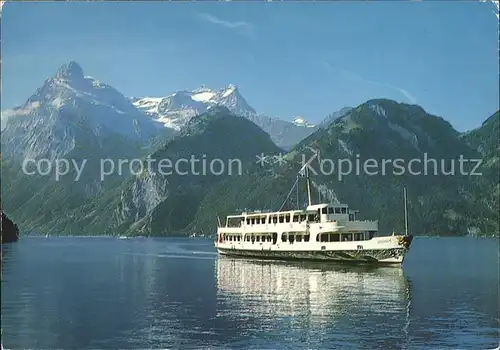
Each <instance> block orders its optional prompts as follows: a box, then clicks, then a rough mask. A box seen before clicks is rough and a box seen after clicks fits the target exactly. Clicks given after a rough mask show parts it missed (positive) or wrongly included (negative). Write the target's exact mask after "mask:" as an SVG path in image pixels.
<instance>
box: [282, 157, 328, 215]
mask: <svg viewBox="0 0 500 350" xmlns="http://www.w3.org/2000/svg"><path fill="white" fill-rule="evenodd" d="M313 151H314V150H313ZM318 156H319V151H314V155H313V156H312V157H311V158H310V159H309V160H308V161H307V163H305V164H304V165H303V166H302V168H300V170H299V172H298V174H297V179H296V180H295V183H294V184H293V186H292V188H291V190H290V192H289V193H288V195H287V196H286V199H285V201H284V202H283V204H282V205H281V207H280V209H279V210H278V211H281V209H283V207H284V206H285V204H286V202H287V201H288V199H289V198H290V195H291V194H292V191H293V189H294V187H295V186H297V209H298V206H299V177H301V176H304V175H305V177H306V179H307V199H308V202H309V205H312V199H311V180H310V178H309V169H308V167H309V164H311V162H312V161H313V160H314V159H315V158H316V157H318Z"/></svg>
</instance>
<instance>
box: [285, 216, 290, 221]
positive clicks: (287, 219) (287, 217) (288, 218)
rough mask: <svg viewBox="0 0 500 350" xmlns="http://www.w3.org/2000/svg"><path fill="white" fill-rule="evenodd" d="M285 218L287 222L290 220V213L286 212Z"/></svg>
mask: <svg viewBox="0 0 500 350" xmlns="http://www.w3.org/2000/svg"><path fill="white" fill-rule="evenodd" d="M285 220H286V222H290V214H286V216H285Z"/></svg>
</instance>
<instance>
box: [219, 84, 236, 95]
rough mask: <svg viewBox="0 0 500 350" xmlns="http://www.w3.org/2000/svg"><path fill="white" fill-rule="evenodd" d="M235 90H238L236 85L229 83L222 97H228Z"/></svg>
mask: <svg viewBox="0 0 500 350" xmlns="http://www.w3.org/2000/svg"><path fill="white" fill-rule="evenodd" d="M234 90H236V86H235V85H232V84H231V85H229V86H228V87H227V88H226V90H225V91H224V93H223V94H222V97H228V96H229V95H231V94H232V93H233V92H234Z"/></svg>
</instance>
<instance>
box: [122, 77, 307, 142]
mask: <svg viewBox="0 0 500 350" xmlns="http://www.w3.org/2000/svg"><path fill="white" fill-rule="evenodd" d="M130 100H131V102H132V103H133V104H134V105H135V106H136V107H137V108H138V109H140V110H142V111H143V112H144V113H145V114H147V115H149V116H151V117H152V119H153V120H155V121H158V122H160V123H163V124H164V125H165V126H167V127H170V128H173V129H176V130H180V129H181V128H182V127H183V126H184V125H186V123H187V122H188V121H189V120H190V119H191V118H193V117H194V116H196V115H199V114H202V113H204V112H206V111H208V110H209V109H210V108H212V107H213V106H224V107H226V108H228V109H229V110H230V111H231V113H233V114H235V115H239V116H243V117H245V118H247V119H249V120H251V121H252V122H254V123H255V124H257V125H258V126H260V127H261V128H262V129H263V130H264V131H266V132H267V133H269V135H271V139H272V140H273V141H274V142H275V143H276V144H277V145H278V146H279V147H281V148H283V149H290V148H292V147H293V146H294V145H295V144H297V143H298V142H300V141H301V140H302V139H304V138H305V137H307V136H309V135H310V134H311V133H312V132H314V130H315V126H314V125H311V124H309V123H307V122H306V121H305V120H304V119H303V118H295V119H294V120H293V121H286V120H282V119H279V118H276V117H269V116H265V115H262V114H259V113H257V112H256V111H255V109H253V108H252V107H251V106H250V105H249V104H248V102H247V101H246V99H245V98H244V97H243V96H242V95H241V93H240V91H239V89H238V87H237V86H235V85H229V86H228V87H226V88H224V89H221V90H219V91H215V90H212V89H209V88H206V87H204V86H202V87H201V88H199V89H196V90H193V91H187V90H182V91H178V92H175V93H173V94H171V95H169V96H166V97H142V98H138V97H132V98H131V99H130Z"/></svg>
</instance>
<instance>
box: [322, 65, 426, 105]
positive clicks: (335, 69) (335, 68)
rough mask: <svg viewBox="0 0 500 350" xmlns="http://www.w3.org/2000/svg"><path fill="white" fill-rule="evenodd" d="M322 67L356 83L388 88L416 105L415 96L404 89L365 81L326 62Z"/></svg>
mask: <svg viewBox="0 0 500 350" xmlns="http://www.w3.org/2000/svg"><path fill="white" fill-rule="evenodd" d="M323 65H324V66H325V68H326V69H327V70H330V71H337V72H340V73H341V74H342V75H344V76H345V77H346V78H348V79H351V80H357V81H360V82H363V83H367V84H370V85H375V86H382V87H386V88H389V89H391V90H395V91H397V92H399V93H400V94H402V95H403V96H404V97H406V99H407V100H408V101H409V102H410V103H411V104H416V103H417V98H416V97H415V96H413V94H411V93H410V92H409V91H408V90H406V89H403V88H401V87H398V86H394V85H391V84H387V83H382V82H379V81H373V80H369V79H365V78H363V77H361V76H360V75H358V74H356V73H353V72H351V71H349V70H347V69H343V68H337V67H334V66H332V65H331V64H330V63H329V62H327V61H324V62H323Z"/></svg>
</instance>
